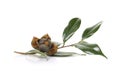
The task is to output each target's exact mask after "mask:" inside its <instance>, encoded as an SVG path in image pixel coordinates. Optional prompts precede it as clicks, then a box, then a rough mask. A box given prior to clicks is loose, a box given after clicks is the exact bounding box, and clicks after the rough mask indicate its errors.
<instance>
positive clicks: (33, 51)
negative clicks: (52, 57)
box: [26, 49, 48, 60]
mask: <svg viewBox="0 0 120 80" xmlns="http://www.w3.org/2000/svg"><path fill="white" fill-rule="evenodd" d="M26 53H27V54H37V53H38V54H40V57H43V58H46V59H47V60H48V58H47V57H48V56H47V54H46V53H43V52H41V51H39V50H36V49H34V50H30V51H28V52H26Z"/></svg>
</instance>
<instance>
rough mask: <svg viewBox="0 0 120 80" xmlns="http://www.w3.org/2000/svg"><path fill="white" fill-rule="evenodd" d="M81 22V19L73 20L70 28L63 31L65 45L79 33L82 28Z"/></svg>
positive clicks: (69, 25)
mask: <svg viewBox="0 0 120 80" xmlns="http://www.w3.org/2000/svg"><path fill="white" fill-rule="evenodd" d="M80 24H81V20H80V19H79V18H73V19H71V20H70V22H69V24H68V26H67V27H66V28H65V29H64V31H63V43H64V44H65V42H66V41H67V40H68V39H70V38H71V37H72V36H73V34H74V33H75V32H76V31H77V29H78V28H79V27H80Z"/></svg>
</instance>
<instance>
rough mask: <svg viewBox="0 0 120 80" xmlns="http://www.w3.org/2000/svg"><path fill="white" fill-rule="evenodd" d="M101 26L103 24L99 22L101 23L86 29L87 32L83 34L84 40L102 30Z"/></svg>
mask: <svg viewBox="0 0 120 80" xmlns="http://www.w3.org/2000/svg"><path fill="white" fill-rule="evenodd" d="M101 24H102V22H99V23H97V24H95V25H94V26H92V27H89V28H87V29H85V31H84V32H83V34H82V39H86V38H88V37H90V36H92V35H93V34H94V33H95V32H96V31H97V30H98V29H99V28H100V26H101Z"/></svg>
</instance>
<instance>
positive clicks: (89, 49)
mask: <svg viewBox="0 0 120 80" xmlns="http://www.w3.org/2000/svg"><path fill="white" fill-rule="evenodd" d="M74 46H75V47H76V48H78V49H80V50H82V51H83V52H85V53H87V54H95V55H101V56H104V57H105V58H107V57H106V56H105V55H104V54H103V52H102V51H101V49H100V47H99V46H98V45H97V44H90V43H87V42H84V41H83V42H81V43H77V44H74Z"/></svg>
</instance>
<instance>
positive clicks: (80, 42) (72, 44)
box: [58, 39, 83, 49]
mask: <svg viewBox="0 0 120 80" xmlns="http://www.w3.org/2000/svg"><path fill="white" fill-rule="evenodd" d="M81 42H83V39H82V40H81V41H79V42H78V43H81ZM74 44H76V43H74ZM74 44H71V45H66V46H65V43H63V46H62V47H59V48H58V49H61V48H65V47H72V46H74Z"/></svg>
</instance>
